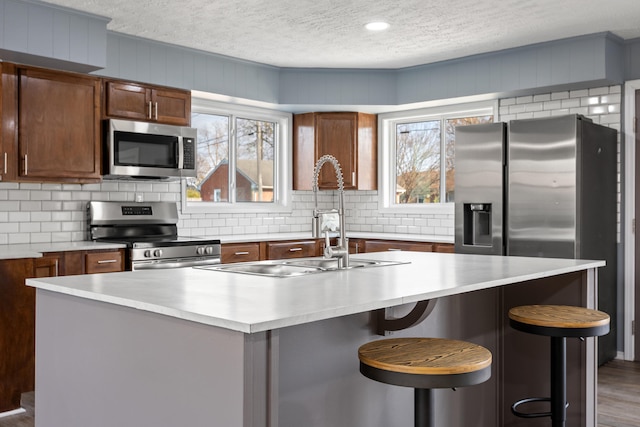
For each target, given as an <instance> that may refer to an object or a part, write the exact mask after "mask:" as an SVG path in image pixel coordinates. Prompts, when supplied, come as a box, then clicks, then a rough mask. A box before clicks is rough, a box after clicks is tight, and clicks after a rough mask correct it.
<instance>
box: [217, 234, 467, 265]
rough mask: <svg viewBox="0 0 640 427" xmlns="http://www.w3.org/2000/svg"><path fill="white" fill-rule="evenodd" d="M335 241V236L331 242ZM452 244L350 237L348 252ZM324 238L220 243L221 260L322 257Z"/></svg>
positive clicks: (442, 248)
mask: <svg viewBox="0 0 640 427" xmlns="http://www.w3.org/2000/svg"><path fill="white" fill-rule="evenodd" d="M331 244H332V245H335V244H336V241H335V239H332V241H331ZM453 249H454V245H453V243H432V242H414V241H405V240H382V239H380V240H377V239H361V238H351V239H349V253H350V254H362V253H366V252H383V251H414V252H448V253H453V251H454V250H453ZM323 250H324V239H308V240H289V241H277V242H249V243H223V244H222V259H221V262H222V263H223V264H224V263H231V262H249V261H260V260H275V259H288V258H305V257H315V256H322V254H323Z"/></svg>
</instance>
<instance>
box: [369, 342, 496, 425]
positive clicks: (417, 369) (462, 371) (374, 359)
mask: <svg viewBox="0 0 640 427" xmlns="http://www.w3.org/2000/svg"><path fill="white" fill-rule="evenodd" d="M358 358H359V359H360V372H361V373H362V374H363V375H364V376H366V377H368V378H371V379H372V380H375V381H379V382H382V383H386V384H393V385H399V386H404V387H413V388H414V389H415V398H414V400H415V402H414V408H415V409H414V410H415V426H433V425H435V416H434V412H433V411H432V405H433V397H432V394H431V389H434V388H455V387H464V386H469V385H475V384H480V383H482V382H484V381H486V380H488V379H489V378H490V377H491V360H492V357H491V352H490V351H489V350H487V349H486V348H484V347H482V346H479V345H476V344H472V343H469V342H465V341H457V340H449V339H443V338H389V339H383V340H379V341H373V342H370V343H367V344H364V345H362V346H361V347H360V348H359V349H358Z"/></svg>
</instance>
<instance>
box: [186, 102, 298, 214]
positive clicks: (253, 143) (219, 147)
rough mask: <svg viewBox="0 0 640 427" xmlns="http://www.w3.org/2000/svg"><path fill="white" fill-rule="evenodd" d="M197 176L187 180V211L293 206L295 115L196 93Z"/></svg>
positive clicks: (221, 210)
mask: <svg viewBox="0 0 640 427" xmlns="http://www.w3.org/2000/svg"><path fill="white" fill-rule="evenodd" d="M191 111H192V113H191V126H192V127H194V128H196V129H198V140H197V146H198V155H197V168H196V169H197V170H196V178H188V179H186V180H184V192H183V194H184V197H183V198H182V199H183V211H184V212H247V211H260V212H268V211H287V210H290V208H289V207H288V205H289V200H290V190H289V187H290V186H289V185H287V183H288V182H290V177H289V176H290V173H289V168H288V167H287V165H288V164H289V163H290V162H289V152H290V148H289V147H290V139H291V137H290V130H289V128H290V123H291V115H290V114H288V113H282V112H278V111H273V110H265V109H259V108H253V107H241V106H237V105H234V104H225V103H221V102H216V101H211V100H208V99H201V98H195V97H194V98H193V100H192V106H191Z"/></svg>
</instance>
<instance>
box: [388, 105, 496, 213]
mask: <svg viewBox="0 0 640 427" xmlns="http://www.w3.org/2000/svg"><path fill="white" fill-rule="evenodd" d="M485 115H493V118H494V122H495V121H498V100H491V101H479V102H471V103H464V104H452V105H446V106H437V107H429V108H420V109H415V110H404V111H395V112H392V113H383V114H379V115H378V131H379V137H378V146H379V149H378V150H379V151H378V159H379V161H378V172H379V173H378V209H379V211H380V212H383V213H399V214H435V215H438V214H446V215H453V214H454V205H455V204H454V203H442V202H440V203H411V204H399V203H395V193H396V191H395V189H396V188H397V187H396V172H395V171H396V126H397V125H399V124H404V123H415V122H416V121H427V120H440V121H441V122H442V126H441V129H440V132H441V138H440V149H441V153H444V152H445V151H444V150H445V144H446V123H445V122H446V120H447V119H452V118H459V117H473V116H485ZM445 162H446V157H445V156H444V155H442V156H441V158H440V171H441V173H442V174H444V173H445ZM444 186H445V183H444V181H443V182H441V184H440V188H441V194H444V193H443V191H444ZM454 197H455V196H454Z"/></svg>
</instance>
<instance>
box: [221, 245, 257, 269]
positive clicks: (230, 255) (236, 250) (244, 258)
mask: <svg viewBox="0 0 640 427" xmlns="http://www.w3.org/2000/svg"><path fill="white" fill-rule="evenodd" d="M221 249H222V253H221V258H220V262H222V263H223V264H226V263H231V262H248V261H259V260H260V244H259V243H258V242H255V243H225V244H223V245H222V248H221Z"/></svg>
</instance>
